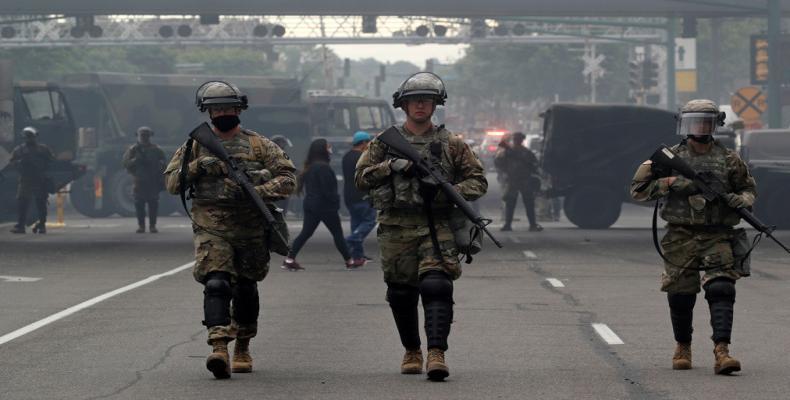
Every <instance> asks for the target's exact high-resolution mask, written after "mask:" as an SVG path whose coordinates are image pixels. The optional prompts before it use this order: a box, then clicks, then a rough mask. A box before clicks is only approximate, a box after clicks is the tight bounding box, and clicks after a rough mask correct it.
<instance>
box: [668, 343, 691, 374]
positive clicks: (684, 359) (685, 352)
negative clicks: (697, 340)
mask: <svg viewBox="0 0 790 400" xmlns="http://www.w3.org/2000/svg"><path fill="white" fill-rule="evenodd" d="M672 369H691V343H680V342H678V345H677V347H675V355H674V356H672Z"/></svg>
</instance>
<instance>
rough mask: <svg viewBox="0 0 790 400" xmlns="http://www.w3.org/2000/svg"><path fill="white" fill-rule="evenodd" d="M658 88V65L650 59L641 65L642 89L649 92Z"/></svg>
mask: <svg viewBox="0 0 790 400" xmlns="http://www.w3.org/2000/svg"><path fill="white" fill-rule="evenodd" d="M656 86H658V64H656V63H655V62H654V61H653V60H651V59H649V58H648V59H645V61H644V62H643V63H642V87H643V88H644V89H645V90H649V89H651V88H654V87H656Z"/></svg>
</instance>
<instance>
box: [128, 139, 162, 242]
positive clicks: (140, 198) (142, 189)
mask: <svg viewBox="0 0 790 400" xmlns="http://www.w3.org/2000/svg"><path fill="white" fill-rule="evenodd" d="M153 134H154V132H153V131H152V130H151V128H149V127H147V126H141V127H140V128H138V129H137V143H136V144H134V145H133V146H132V147H129V149H128V150H126V153H124V155H123V166H124V168H126V170H127V171H129V173H130V174H132V176H133V177H134V188H133V194H134V208H135V211H136V212H137V225H138V228H137V233H145V205H146V204H148V230H149V232H151V233H157V232H158V230H157V229H156V217H157V214H158V209H159V192H160V191H162V189H163V186H164V182H162V171H163V170H164V168H165V162H166V161H165V152H164V151H162V149H160V148H159V146H157V145H155V144H153V143H151V136H153Z"/></svg>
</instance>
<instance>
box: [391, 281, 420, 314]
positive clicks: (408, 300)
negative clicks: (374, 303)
mask: <svg viewBox="0 0 790 400" xmlns="http://www.w3.org/2000/svg"><path fill="white" fill-rule="evenodd" d="M419 299H420V289H418V288H416V287H414V286H409V285H403V284H399V283H388V284H387V302H388V303H390V307H392V308H407V307H409V308H414V307H417V302H418V301H419Z"/></svg>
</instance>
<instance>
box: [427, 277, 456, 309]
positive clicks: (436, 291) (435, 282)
mask: <svg viewBox="0 0 790 400" xmlns="http://www.w3.org/2000/svg"><path fill="white" fill-rule="evenodd" d="M420 295H421V296H422V302H423V303H430V302H433V301H449V302H450V303H452V302H453V281H452V280H450V277H449V276H447V274H445V273H444V272H439V271H430V272H427V273H426V274H425V275H423V276H422V277H421V278H420Z"/></svg>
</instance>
